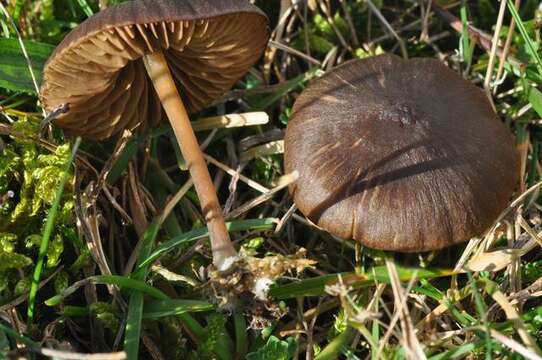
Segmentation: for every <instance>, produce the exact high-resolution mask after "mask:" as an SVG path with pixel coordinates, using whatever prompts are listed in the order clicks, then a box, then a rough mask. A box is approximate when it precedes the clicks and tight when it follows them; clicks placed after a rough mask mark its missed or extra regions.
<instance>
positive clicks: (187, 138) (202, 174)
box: [143, 52, 237, 269]
mask: <svg viewBox="0 0 542 360" xmlns="http://www.w3.org/2000/svg"><path fill="white" fill-rule="evenodd" d="M143 62H144V64H145V69H146V70H147V73H148V74H149V77H150V79H151V80H152V83H153V85H154V89H155V90H156V93H157V94H158V98H159V99H160V102H161V103H162V106H163V108H164V110H165V112H166V115H167V118H168V119H169V122H170V124H171V127H172V128H173V132H174V134H175V137H176V139H177V143H178V144H179V147H180V149H181V153H182V154H183V157H184V159H185V160H186V163H187V166H188V170H189V171H190V176H191V177H192V180H193V182H194V186H195V188H196V192H197V194H198V197H199V200H200V204H201V209H202V212H203V216H204V218H205V221H206V223H207V228H208V229H209V237H210V238H211V248H212V252H213V263H214V265H215V266H216V267H217V268H218V269H222V268H223V267H224V264H226V263H227V259H229V258H236V257H237V252H236V251H235V248H234V247H233V245H232V243H231V240H230V237H229V234H228V230H227V228H226V224H225V222H224V216H223V214H222V209H221V207H220V203H219V202H218V197H217V195H216V189H215V186H214V184H213V181H212V180H211V175H210V174H209V170H208V169H207V164H206V162H205V159H204V158H203V153H202V151H201V149H200V147H199V144H198V140H197V138H196V135H195V134H194V130H193V129H192V126H191V123H190V119H189V117H188V112H187V111H186V108H185V106H184V104H183V102H182V100H181V97H180V95H179V92H178V90H177V87H176V86H175V82H174V80H173V77H172V75H171V72H170V70H169V67H168V65H167V62H166V59H165V57H164V54H163V53H162V52H154V53H150V54H147V55H145V56H144V57H143Z"/></svg>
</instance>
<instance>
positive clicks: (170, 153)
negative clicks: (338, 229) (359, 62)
mask: <svg viewBox="0 0 542 360" xmlns="http://www.w3.org/2000/svg"><path fill="white" fill-rule="evenodd" d="M502 1H506V8H505V13H504V21H503V24H502V28H501V30H500V32H499V33H498V34H496V35H497V38H499V39H500V43H499V46H498V47H496V48H494V51H492V47H491V42H490V41H489V43H488V40H487V39H492V38H493V37H494V36H495V33H494V32H495V30H496V22H497V17H498V12H499V8H500V4H499V3H498V2H491V1H487V0H482V1H478V2H476V3H474V2H468V1H458V2H451V1H439V2H438V3H439V4H440V5H441V7H440V8H437V7H436V5H435V4H433V5H432V6H431V7H428V6H427V4H426V3H425V2H423V4H422V2H407V1H361V0H360V1H350V0H333V1H328V0H309V1H307V2H306V3H305V2H297V3H296V4H297V5H296V6H295V7H292V6H291V3H290V2H289V1H267V2H263V1H258V2H256V4H257V5H258V6H260V7H261V8H262V10H263V11H264V12H266V14H267V15H268V16H269V18H270V20H271V27H272V30H273V35H272V39H271V40H272V41H271V42H270V46H269V48H268V51H267V53H266V55H265V56H264V57H263V58H262V59H261V60H260V61H259V62H258V63H257V64H256V65H255V66H254V68H253V69H252V70H251V71H250V73H249V74H247V75H246V76H245V77H244V78H243V79H241V80H240V81H239V82H238V83H237V84H236V85H235V87H234V89H232V90H230V91H229V92H227V93H226V94H225V95H224V96H223V97H222V98H220V99H217V100H216V101H215V103H214V104H213V106H211V107H209V108H208V109H207V110H205V111H203V112H202V113H200V114H197V115H196V116H195V117H194V120H196V122H195V124H196V126H195V127H196V128H198V127H201V129H200V130H199V131H198V137H199V139H200V142H201V143H202V144H204V145H203V147H204V151H205V153H206V154H207V155H208V157H207V159H208V160H209V161H210V163H211V164H212V165H211V167H210V169H211V173H212V176H213V177H214V179H215V183H216V184H217V188H218V189H219V198H220V200H221V203H222V205H223V206H225V207H226V217H227V218H228V221H229V223H228V227H229V230H230V234H231V236H232V240H234V241H235V243H236V246H237V247H238V248H241V250H242V252H243V253H245V254H249V255H255V256H257V257H259V258H265V259H276V262H273V263H271V265H269V264H268V263H265V261H261V262H257V263H255V264H257V266H260V267H261V268H264V267H265V266H269V268H266V269H272V270H277V271H278V270H282V268H283V267H284V269H293V268H295V267H296V266H295V265H299V264H302V263H301V262H299V261H300V258H302V257H306V258H308V259H312V260H315V261H317V263H316V264H315V265H314V266H308V267H306V268H305V270H303V271H300V272H296V271H293V270H292V271H288V272H287V273H286V274H284V275H283V276H282V277H281V278H279V279H277V280H276V281H274V284H273V285H272V287H271V289H270V292H269V296H270V297H269V299H268V301H267V302H264V303H263V304H262V303H259V302H255V301H253V300H251V299H250V298H246V296H245V295H246V294H242V295H240V296H239V297H238V301H239V303H238V306H237V307H235V308H234V309H231V311H221V310H220V309H219V308H220V303H221V300H224V298H221V296H223V295H224V294H222V293H220V292H216V291H217V285H216V284H217V282H218V283H220V284H221V285H220V286H223V287H226V288H228V289H236V286H241V285H240V284H243V282H242V281H244V278H243V276H241V275H242V274H241V275H239V274H235V273H234V274H233V275H232V276H230V277H228V276H226V277H220V278H216V277H214V276H215V275H216V274H215V273H214V272H213V271H212V269H210V268H209V265H210V264H211V258H210V249H209V245H208V243H207V239H206V236H207V230H206V228H205V226H204V224H205V223H204V220H203V219H202V217H201V213H200V211H199V204H198V200H197V195H196V194H195V192H194V190H193V188H192V187H191V183H190V182H189V177H188V174H187V172H186V171H185V164H184V160H183V159H182V158H181V157H179V153H178V150H177V149H176V147H175V145H173V144H172V142H171V133H170V132H171V130H170V129H169V127H168V126H167V125H165V123H162V124H161V125H160V127H158V128H155V129H147V130H144V129H143V130H141V131H137V132H135V133H134V134H126V135H125V136H124V137H122V138H117V139H111V140H109V141H106V142H102V143H94V142H89V141H83V142H82V143H81V145H80V146H79V149H78V151H77V154H75V153H74V155H73V158H70V159H68V158H67V157H66V150H65V148H66V146H68V145H69V144H71V142H70V139H69V138H68V137H66V136H65V135H64V134H62V132H61V131H60V130H59V129H58V128H56V127H54V126H53V127H52V128H46V129H45V131H44V132H42V134H38V132H39V124H40V122H41V120H42V119H43V109H42V108H41V107H40V106H39V103H37V101H36V100H37V97H36V86H35V81H34V78H35V79H36V81H38V82H39V81H40V79H41V70H42V66H43V64H44V62H45V60H46V59H47V56H48V54H49V53H50V52H51V50H52V49H53V48H54V46H55V45H56V44H58V42H59V41H60V40H61V39H62V38H63V37H64V36H65V34H66V33H67V32H68V31H69V30H70V29H72V28H73V27H75V26H76V25H77V24H79V23H80V22H82V21H83V20H84V19H85V18H86V17H88V16H90V15H91V14H93V13H96V12H98V11H99V10H100V4H99V3H98V1H97V0H78V1H70V0H51V1H21V0H11V1H8V2H7V5H3V7H2V10H4V9H5V12H4V11H2V12H1V13H0V151H1V156H0V358H2V357H3V356H4V355H6V356H15V354H19V355H21V356H24V357H27V358H39V357H41V356H46V357H51V358H52V357H55V358H74V357H76V356H79V358H85V357H84V356H85V355H84V354H89V353H94V354H96V355H99V356H102V358H104V359H119V358H130V359H133V358H152V359H215V358H217V359H223V360H228V359H245V358H246V359H251V360H254V359H303V358H305V359H319V360H323V359H336V358H341V359H375V360H376V359H403V358H416V359H420V358H424V357H425V358H427V359H461V358H471V359H475V358H476V359H482V358H483V359H494V358H499V359H523V358H527V359H541V358H542V352H541V350H540V348H541V347H542V302H541V300H540V298H541V296H542V257H541V255H540V254H541V252H540V246H541V245H542V240H541V238H542V216H541V215H542V212H541V211H542V201H541V199H540V196H539V193H540V186H541V185H542V182H541V180H542V179H541V172H542V167H541V166H540V162H539V158H540V156H539V151H540V142H541V139H542V131H540V129H541V126H542V119H541V116H542V95H541V90H540V84H541V83H542V82H541V80H542V62H541V60H540V59H541V55H540V54H541V51H540V45H541V44H540V41H541V39H540V27H541V25H542V13H541V12H540V10H538V3H537V2H535V1H533V0H524V1H521V2H520V6H519V7H516V4H517V2H514V1H511V0H502ZM100 3H101V4H102V5H103V4H104V3H107V1H103V0H102V1H101V2H100ZM110 3H111V4H112V3H113V1H110ZM279 18H282V19H283V21H278V19H279ZM512 22H514V25H512ZM422 35H423V36H422ZM507 39H509V42H508V41H507ZM507 43H508V44H509V45H507ZM23 48H24V51H23ZM382 52H388V53H395V54H399V55H402V54H403V53H406V54H407V55H408V56H409V57H433V58H438V59H440V60H442V61H444V62H445V63H446V64H447V65H448V66H449V67H451V68H452V69H454V70H455V71H457V72H458V73H460V74H461V75H462V76H464V77H465V78H466V79H468V80H469V81H472V82H473V83H475V84H476V85H478V86H480V87H483V86H484V79H485V78H486V74H489V80H490V81H489V83H488V84H487V88H486V89H485V90H486V92H487V93H488V94H490V96H491V98H492V100H493V103H494V104H495V108H496V111H497V113H498V114H499V117H500V118H501V119H502V121H503V122H504V123H505V124H507V126H509V128H510V130H511V132H512V133H513V134H514V136H515V137H516V143H517V148H518V150H519V152H520V154H521V164H522V166H521V183H520V184H519V185H518V188H517V190H516V193H515V195H514V198H513V199H510V200H511V202H510V206H509V208H507V209H506V210H505V212H504V213H503V214H502V215H501V217H500V218H499V222H498V224H496V225H495V226H493V227H492V228H491V229H489V230H488V231H487V233H485V234H483V235H481V236H480V237H479V238H475V239H473V240H471V241H470V242H469V243H468V244H463V245H458V246H454V247H452V248H448V249H444V250H442V251H439V252H433V253H425V254H393V253H385V252H381V251H375V250H372V249H369V248H365V247H362V246H359V244H355V243H353V242H352V241H350V240H348V239H347V240H342V239H337V238H335V237H333V236H330V235H329V234H326V233H325V232H322V231H320V230H318V229H317V228H315V227H314V226H313V225H312V224H311V223H310V222H308V221H307V220H306V219H305V218H304V217H303V216H302V214H301V213H299V212H298V211H295V209H294V208H292V206H291V205H292V200H291V197H290V196H289V195H288V193H287V190H286V188H285V183H284V181H291V180H292V179H291V178H288V177H285V176H284V175H285V174H284V172H283V166H282V149H283V143H282V139H283V136H284V128H285V125H286V124H287V122H288V120H289V117H290V115H291V109H292V105H293V103H294V101H295V99H296V97H297V96H298V95H299V94H300V92H301V91H303V89H304V88H305V86H306V85H307V84H308V82H309V81H310V80H311V79H314V78H315V77H318V76H321V75H322V74H323V73H324V72H325V71H328V70H330V69H332V68H333V67H334V66H337V65H338V64H340V63H342V62H344V61H346V60H348V59H351V58H355V57H360V58H361V57H367V56H372V55H375V54H378V53H382ZM489 64H493V66H492V68H491V69H488V66H489ZM29 69H30V70H32V74H31V73H30V72H29ZM255 111H264V112H265V113H266V114H267V115H268V118H267V117H266V116H263V115H262V114H255V115H251V116H249V117H247V119H248V120H246V121H245V120H243V121H237V120H236V122H235V124H230V125H228V122H227V121H226V118H224V117H219V118H217V117H216V116H219V115H224V114H227V113H246V112H255ZM53 123H54V121H53ZM75 147H77V146H75ZM62 149H64V150H62ZM62 151H64V152H62ZM71 164H73V172H69V171H64V172H63V174H64V176H65V178H62V177H61V176H59V174H61V173H62V171H61V170H62V169H65V167H66V165H69V166H72V165H71ZM509 171H513V169H509ZM65 184H67V185H65ZM40 189H41V190H40ZM60 190H62V191H64V194H61V192H60ZM9 191H11V192H13V194H14V196H11V197H10V196H8V192H9ZM36 194H37V195H36ZM38 195H42V196H38ZM301 248H303V249H304V250H301ZM272 256H277V257H276V258H272ZM268 271H270V270H268ZM89 324H90V325H89ZM256 324H259V325H263V327H264V328H263V329H261V330H255V329H252V328H251V327H255V325H256ZM75 353H76V354H75Z"/></svg>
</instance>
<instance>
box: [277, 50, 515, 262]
mask: <svg viewBox="0 0 542 360" xmlns="http://www.w3.org/2000/svg"><path fill="white" fill-rule="evenodd" d="M285 168H286V171H287V172H291V171H294V170H297V171H298V172H299V178H298V180H297V181H296V183H295V184H294V185H293V186H292V187H291V188H290V190H291V192H292V193H293V196H294V201H295V203H296V204H297V206H298V208H299V209H300V210H301V212H302V213H303V214H305V216H307V217H308V218H309V219H310V220H312V221H313V222H314V223H316V224H318V225H319V226H321V227H323V228H324V229H326V230H327V231H329V232H330V233H332V234H335V235H337V236H339V237H342V238H353V239H356V240H358V241H360V242H362V243H363V244H365V245H367V246H369V247H372V248H377V249H383V250H393V251H405V252H410V251H428V250H434V249H440V248H443V247H445V246H449V245H452V244H455V243H459V242H462V241H466V240H468V239H470V238H471V237H473V236H476V235H479V234H481V233H482V232H483V231H484V230H486V229H487V228H488V227H489V226H490V225H491V224H492V222H493V221H495V219H496V217H497V216H498V215H499V213H500V212H501V211H502V210H503V209H504V208H505V206H506V205H507V202H508V201H509V199H510V196H511V194H512V192H513V190H514V186H515V184H516V182H517V180H518V174H519V161H518V154H517V151H516V150H515V147H514V142H513V138H512V136H511V134H510V132H509V131H508V129H507V128H506V126H505V125H504V124H503V123H502V122H501V121H499V119H498V118H497V116H496V115H495V113H494V112H493V110H492V108H491V106H490V104H489V103H488V101H487V98H486V97H485V95H484V94H483V92H482V91H481V90H480V89H478V88H477V87H475V86H474V85H472V84H471V83H470V82H468V81H466V80H464V79H463V78H461V77H460V76H459V75H457V74H456V73H455V72H454V71H452V70H450V69H448V68H447V67H446V66H444V65H443V64H441V63H440V62H439V61H437V60H434V59H412V60H403V59H401V58H399V57H397V56H394V55H383V56H376V57H372V58H369V59H366V60H355V61H351V62H348V63H345V64H343V65H341V66H339V67H337V68H335V69H334V70H332V71H330V72H329V73H327V74H326V75H324V76H323V77H321V78H319V79H317V80H314V81H313V82H312V83H311V84H310V85H309V86H308V87H307V89H306V90H305V91H304V92H303V93H302V94H301V95H300V96H299V97H298V99H297V101H296V103H295V105H294V108H293V113H292V117H291V120H290V122H289V124H288V128H287V131H286V137H285Z"/></svg>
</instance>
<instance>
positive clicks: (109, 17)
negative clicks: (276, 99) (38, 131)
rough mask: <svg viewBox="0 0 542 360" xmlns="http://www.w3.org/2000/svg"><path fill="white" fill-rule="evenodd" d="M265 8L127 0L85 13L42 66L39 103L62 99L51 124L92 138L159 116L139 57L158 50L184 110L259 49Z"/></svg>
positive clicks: (229, 78)
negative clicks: (66, 108)
mask: <svg viewBox="0 0 542 360" xmlns="http://www.w3.org/2000/svg"><path fill="white" fill-rule="evenodd" d="M268 37H269V29H268V25H267V18H266V16H265V15H264V14H263V13H262V12H261V11H260V10H259V9H258V8H257V7H255V6H253V5H251V4H250V3H249V2H248V1H246V0H198V1H192V0H152V1H151V0H134V1H129V2H125V3H123V4H121V5H118V6H114V7H110V8H108V9H106V10H104V11H102V12H100V13H98V14H96V15H94V16H92V17H90V18H89V19H87V20H86V21H85V22H83V23H82V24H81V25H79V26H78V27H77V28H76V29H74V30H73V31H72V32H71V33H70V34H68V36H66V38H65V39H64V40H63V41H62V43H61V44H60V45H59V46H58V47H57V48H56V50H55V51H54V53H53V54H52V55H51V57H50V58H49V60H48V62H47V64H46V65H45V69H44V80H43V84H42V86H41V98H42V101H43V104H44V106H45V108H46V109H48V110H53V109H55V108H56V107H58V106H61V105H64V104H69V108H70V111H69V112H68V113H66V114H64V115H61V116H60V117H59V118H58V120H57V124H58V125H60V126H62V127H65V128H67V129H68V130H69V131H71V132H72V133H76V134H81V135H83V136H86V137H89V138H93V139H103V138H107V137H109V136H111V135H113V134H114V133H117V132H118V131H120V130H122V129H124V128H130V129H133V128H135V127H136V126H138V125H139V124H140V123H142V122H143V121H145V120H146V119H148V118H151V119H155V120H156V119H157V118H159V117H160V104H159V100H158V99H157V97H156V95H155V93H154V89H153V88H152V84H150V82H149V81H148V78H147V76H146V72H145V68H144V65H143V62H142V59H141V57H142V56H143V55H145V54H148V53H151V52H153V51H156V50H161V51H163V52H164V55H165V57H166V59H167V60H168V63H169V65H170V69H171V72H172V74H173V77H174V78H175V81H176V83H177V87H178V89H179V92H180V94H181V96H182V98H183V101H184V102H185V105H186V106H187V108H188V110H189V111H190V112H195V111H198V110H201V109H202V108H203V107H205V106H206V105H207V104H208V103H210V102H211V101H212V100H214V99H216V98H217V97H219V96H220V95H222V94H223V93H224V91H226V90H227V89H229V88H230V87H231V86H232V85H233V84H234V83H235V81H237V80H238V79H239V78H240V77H241V76H243V74H245V73H246V72H247V71H248V69H249V68H250V67H251V66H252V65H253V64H254V63H255V62H256V60H257V59H258V58H259V57H260V56H261V53H262V52H263V50H264V49H265V46H266V43H267V39H268Z"/></svg>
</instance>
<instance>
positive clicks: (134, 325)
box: [124, 291, 143, 359]
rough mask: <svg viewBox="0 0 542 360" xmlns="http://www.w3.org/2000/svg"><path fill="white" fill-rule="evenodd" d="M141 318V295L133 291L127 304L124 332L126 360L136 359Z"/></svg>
mask: <svg viewBox="0 0 542 360" xmlns="http://www.w3.org/2000/svg"><path fill="white" fill-rule="evenodd" d="M142 318H143V294H142V293H141V292H139V291H134V292H132V294H131V295H130V299H129V302H128V314H127V316H126V328H125V330H124V351H125V352H126V357H127V358H128V359H138V354H139V337H140V335H141V319H142Z"/></svg>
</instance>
